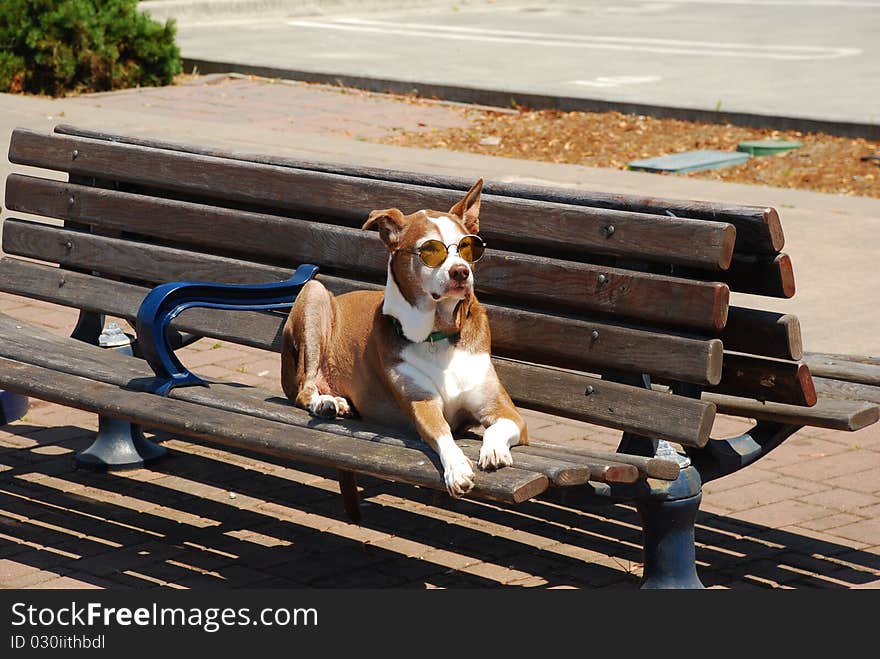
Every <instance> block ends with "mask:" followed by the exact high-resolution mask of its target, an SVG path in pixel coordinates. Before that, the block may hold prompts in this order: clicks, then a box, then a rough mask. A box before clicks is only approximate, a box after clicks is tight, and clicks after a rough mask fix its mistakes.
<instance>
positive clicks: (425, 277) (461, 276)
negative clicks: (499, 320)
mask: <svg viewBox="0 0 880 659" xmlns="http://www.w3.org/2000/svg"><path fill="white" fill-rule="evenodd" d="M482 188H483V179H480V180H479V181H477V182H476V183H475V184H474V186H473V187H472V188H471V189H470V190H468V192H467V194H465V196H464V197H463V198H462V199H461V200H460V201H459V202H458V203H456V204H455V205H454V206H453V207H452V208H450V209H449V211H447V212H445V213H442V212H439V211H434V210H420V211H417V212H415V213H412V214H411V215H404V214H403V213H402V212H401V211H399V210H398V209H396V208H387V209H384V210H375V211H373V212H372V213H370V217H369V218H368V219H367V221H366V222H365V223H364V226H363V228H364V229H369V228H371V227H373V226H378V228H379V236H380V237H381V238H382V242H383V243H385V247H386V248H387V249H388V251H389V252H390V254H391V257H390V261H389V276H390V277H393V280H394V283H395V284H396V285H397V288H398V289H399V291H400V294H401V295H402V296H403V298H404V299H405V300H406V301H407V302H408V303H409V304H410V305H411V306H413V307H416V308H419V309H426V308H428V307H431V306H432V305H431V304H430V301H433V302H434V303H435V304H436V303H440V302H441V301H445V300H464V299H466V298H469V297H470V296H471V295H473V290H474V272H473V263H472V262H470V261H469V260H468V259H465V258H462V253H461V252H463V253H464V255H465V256H470V257H471V259H470V260H473V256H474V253H475V252H479V254H482V249H481V248H480V247H479V246H480V245H481V244H482V242H481V241H479V239H477V241H474V240H473V239H471V238H466V237H467V236H476V234H477V232H478V231H479V230H480V220H479V215H480V192H481V190H482ZM462 239H465V241H464V242H462ZM468 250H471V251H470V252H469V251H468Z"/></svg>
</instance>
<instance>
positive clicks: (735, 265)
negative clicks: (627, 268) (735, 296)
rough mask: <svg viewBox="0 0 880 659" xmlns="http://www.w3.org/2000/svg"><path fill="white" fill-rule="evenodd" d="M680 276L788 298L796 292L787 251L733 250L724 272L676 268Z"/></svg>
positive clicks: (759, 293)
mask: <svg viewBox="0 0 880 659" xmlns="http://www.w3.org/2000/svg"><path fill="white" fill-rule="evenodd" d="M675 274H676V276H679V277H687V278H690V279H696V280H700V281H723V282H724V283H726V284H727V285H728V286H729V287H730V290H731V291H734V292H736V293H750V294H752V295H766V296H767V297H778V298H790V297H793V296H794V294H795V283H794V269H793V268H792V264H791V258H790V257H789V256H788V254H785V253H780V254H734V257H733V260H732V261H731V263H730V268H728V269H727V270H726V271H725V272H709V271H707V270H697V269H694V268H675Z"/></svg>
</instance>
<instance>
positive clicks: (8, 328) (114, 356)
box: [0, 314, 639, 486]
mask: <svg viewBox="0 0 880 659" xmlns="http://www.w3.org/2000/svg"><path fill="white" fill-rule="evenodd" d="M22 325H23V323H21V322H20V321H17V320H15V319H13V318H10V317H8V316H5V315H2V314H0V337H2V339H3V340H2V341H0V356H2V357H5V358H8V359H13V360H15V361H21V362H25V363H29V364H33V365H35V366H40V367H41V368H48V369H51V370H57V371H59V372H62V373H66V374H68V375H76V376H81V377H87V378H89V379H93V380H97V381H99V382H104V383H106V384H112V385H116V386H124V387H128V388H132V389H143V388H144V385H145V384H146V382H147V381H152V379H153V378H152V372H151V371H150V369H149V367H148V366H147V365H146V364H145V363H144V362H143V361H141V360H138V359H134V358H131V357H127V356H125V355H122V354H120V353H117V352H115V351H112V350H101V349H98V348H96V347H95V346H91V345H87V344H85V343H82V342H79V341H74V340H72V339H66V338H64V337H60V336H56V335H51V336H40V333H39V331H38V329H37V328H36V327H33V326H27V327H22ZM171 397H172V398H175V399H180V400H183V401H187V402H190V403H197V404H199V405H205V406H207V407H210V408H215V409H218V410H224V411H227V412H235V413H238V414H244V415H247V416H249V417H254V418H258V419H265V420H268V421H277V422H281V423H287V424H290V425H291V426H296V427H299V428H314V429H318V430H322V431H326V432H331V433H334V434H337V435H342V436H344V437H348V438H353V439H361V440H367V441H371V442H378V443H381V444H385V445H387V446H396V447H402V448H410V449H417V450H421V451H424V444H423V443H422V441H421V440H420V439H419V438H418V437H417V436H416V435H414V434H404V433H401V432H399V431H396V430H390V429H384V428H381V427H379V426H375V425H370V424H366V423H363V422H360V421H358V420H345V421H335V420H334V421H326V420H325V421H320V420H317V419H315V418H313V417H311V416H310V415H309V414H308V413H307V412H306V411H305V410H301V409H299V408H296V407H294V406H293V405H291V404H290V402H289V401H287V400H286V399H285V398H283V397H280V396H278V395H277V394H274V393H271V392H267V391H262V390H260V389H257V388H254V387H240V386H237V385H233V384H224V383H213V384H212V385H211V386H210V388H207V389H205V388H202V387H195V388H183V389H176V390H174V391H173V392H172V393H171ZM458 444H459V446H460V447H461V448H462V450H463V451H464V453H465V455H466V456H467V457H468V458H470V459H471V460H472V461H473V462H474V463H476V462H477V461H478V460H479V455H480V447H481V440H479V439H469V438H467V437H465V438H460V439H459V440H458ZM515 466H516V467H518V468H521V469H525V470H527V471H535V472H538V473H542V474H544V475H545V476H547V478H548V479H549V480H550V482H551V483H552V484H553V485H556V486H572V485H582V484H583V483H586V482H587V481H588V480H594V481H601V482H618V483H632V482H634V481H635V480H637V479H638V478H639V471H638V469H637V468H636V467H634V466H632V465H629V464H624V463H620V462H614V461H611V462H609V461H607V460H605V461H601V462H600V460H599V459H598V458H593V459H592V460H591V461H586V460H584V459H582V458H581V457H579V456H575V457H573V458H571V459H566V457H565V455H563V454H561V453H559V452H557V453H556V454H554V455H546V454H535V453H520V452H516V458H515Z"/></svg>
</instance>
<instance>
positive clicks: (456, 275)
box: [449, 263, 471, 284]
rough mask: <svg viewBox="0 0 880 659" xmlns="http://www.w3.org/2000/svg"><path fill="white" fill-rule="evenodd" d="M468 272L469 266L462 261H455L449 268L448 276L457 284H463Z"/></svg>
mask: <svg viewBox="0 0 880 659" xmlns="http://www.w3.org/2000/svg"><path fill="white" fill-rule="evenodd" d="M470 274H471V270H470V268H468V267H467V266H466V265H465V264H464V263H456V264H455V265H454V266H452V267H451V268H449V278H450V279H454V280H455V281H457V282H458V283H459V284H463V283H464V282H466V281H467V278H468V276H469V275H470Z"/></svg>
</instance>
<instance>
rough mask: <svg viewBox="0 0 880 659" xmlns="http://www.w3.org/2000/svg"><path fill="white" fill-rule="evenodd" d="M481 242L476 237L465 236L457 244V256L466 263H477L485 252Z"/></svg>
mask: <svg viewBox="0 0 880 659" xmlns="http://www.w3.org/2000/svg"><path fill="white" fill-rule="evenodd" d="M485 248H486V247H485V245H483V241H482V240H480V239H479V238H477V237H476V236H465V237H464V238H462V239H461V242H460V243H458V254H459V256H461V258H463V259H464V260H465V261H467V262H468V263H473V262H475V261H479V260H480V257H481V256H483V251H484V250H485Z"/></svg>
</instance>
